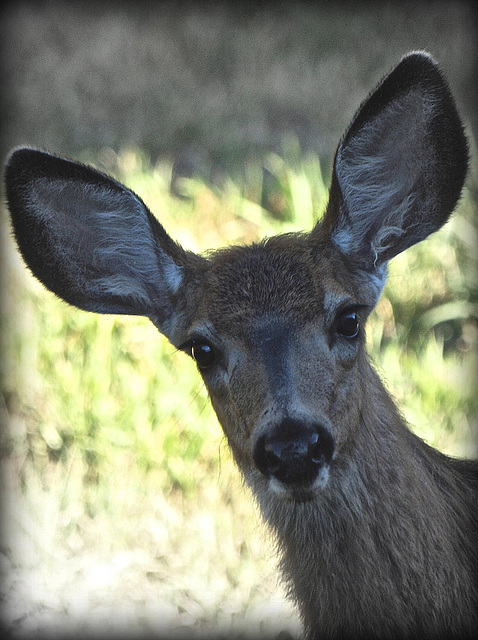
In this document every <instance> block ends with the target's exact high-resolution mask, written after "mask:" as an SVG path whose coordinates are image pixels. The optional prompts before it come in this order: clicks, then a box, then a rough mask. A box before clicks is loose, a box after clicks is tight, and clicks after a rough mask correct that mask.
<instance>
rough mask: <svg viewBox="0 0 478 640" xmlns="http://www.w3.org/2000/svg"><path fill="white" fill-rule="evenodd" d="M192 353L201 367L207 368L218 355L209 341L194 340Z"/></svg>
mask: <svg viewBox="0 0 478 640" xmlns="http://www.w3.org/2000/svg"><path fill="white" fill-rule="evenodd" d="M191 355H192V357H193V358H194V360H196V363H197V366H198V367H199V368H200V369H207V368H208V367H210V366H211V365H212V364H213V363H214V361H215V360H216V355H215V353H214V351H213V349H212V347H211V345H209V344H208V343H207V342H199V341H195V340H194V341H193V342H192V344H191Z"/></svg>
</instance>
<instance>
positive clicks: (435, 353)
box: [0, 1, 478, 639]
mask: <svg viewBox="0 0 478 640" xmlns="http://www.w3.org/2000/svg"><path fill="white" fill-rule="evenodd" d="M476 36H477V32H476V22H475V15H474V13H473V12H472V8H471V3H466V2H413V3H408V2H380V3H373V2H372V3H364V4H363V5H356V6H355V5H353V4H348V3H344V4H343V5H342V4H332V3H321V2H318V3H302V2H300V1H295V2H290V1H289V2H275V3H268V2H255V3H252V2H251V3H246V2H237V3H234V4H233V3H225V2H214V3H207V2H199V3H198V2H191V3H186V2H165V1H164V2H163V1H158V2H136V3H131V4H128V3H122V2H115V3H112V2H102V3H94V2H83V3H60V2H55V1H50V2H38V3H32V2H22V1H18V2H14V3H13V2H12V3H5V4H4V5H3V7H2V9H1V16H0V38H1V73H2V95H1V98H0V100H1V105H0V108H1V116H2V127H1V131H0V151H1V155H2V159H5V157H6V154H7V153H8V151H9V149H10V148H11V147H13V146H16V145H22V144H27V145H31V146H38V147H41V148H46V149H48V150H50V151H53V152H56V153H59V154H64V155H67V156H71V157H74V158H77V159H79V160H82V161H86V162H89V163H92V164H94V165H95V166H97V167H98V168H100V169H101V170H103V171H106V172H107V173H110V174H112V175H114V176H115V177H117V178H118V179H120V180H121V181H123V182H125V183H126V184H127V185H128V186H129V187H130V188H132V189H133V190H134V191H136V192H137V193H138V194H139V195H141V197H142V198H143V199H144V201H145V202H146V203H147V205H148V206H149V207H150V208H151V209H152V210H153V211H154V212H155V214H156V215H157V216H158V217H159V219H160V220H161V222H162V223H163V224H164V226H165V227H166V229H167V230H168V231H169V233H170V234H171V235H173V237H175V238H176V239H178V240H179V241H180V242H181V243H183V244H184V245H185V246H186V247H187V248H189V249H192V250H195V251H203V250H206V249H208V248H211V247H218V246H221V245H224V244H230V243H237V242H248V241H252V240H256V239H258V238H260V237H262V236H264V235H266V234H272V233H279V232H282V231H289V230H294V229H304V228H310V227H311V226H312V224H313V223H314V221H315V220H316V219H317V218H318V217H319V216H320V214H321V212H322V211H323V208H324V205H325V202H326V198H327V187H328V182H329V178H330V167H331V161H332V157H333V153H334V151H335V147H336V145H337V142H338V140H339V138H340V136H341V134H342V132H343V130H344V128H345V127H346V126H347V124H348V122H349V121H350V119H351V118H352V116H353V114H354V112H355V110H356V109H357V107H358V106H359V104H360V103H361V102H362V100H363V99H364V98H365V97H366V96H367V94H368V93H369V91H370V90H371V89H372V88H373V87H374V85H375V84H376V83H377V82H378V81H379V80H380V79H381V77H382V76H383V75H384V74H385V73H386V72H387V71H388V70H390V68H391V67H392V66H394V65H395V64H396V63H397V62H398V60H399V59H400V57H401V56H402V55H403V54H404V53H406V52H407V51H409V50H413V49H425V50H427V51H429V52H430V53H431V54H432V55H433V56H434V57H435V58H436V59H437V60H438V61H439V62H440V65H441V67H442V69H443V71H444V72H445V74H446V76H447V78H448V80H449V83H450V85H451V88H452V90H453V92H454V94H455V96H456V99H457V102H458V106H459V109H460V112H461V113H462V116H463V119H464V121H465V124H466V129H467V134H468V137H469V139H470V149H471V158H472V162H471V171H470V175H469V178H468V181H467V188H466V190H465V192H464V195H463V198H462V201H461V203H460V205H459V208H458V210H457V213H456V215H455V216H454V218H453V220H452V221H451V222H450V223H448V224H447V225H446V227H445V228H444V229H443V230H441V231H440V232H439V233H437V234H436V235H435V236H433V238H431V239H429V240H428V241H427V242H425V243H424V244H422V245H418V246H417V247H414V248H412V249H411V250H409V251H407V252H406V253H405V254H403V255H401V256H399V257H397V258H396V259H395V260H394V261H393V263H392V265H391V269H390V277H389V281H388V284H387V287H386V289H385V291H384V295H383V296H382V298H381V300H380V302H379V304H378V307H377V309H376V310H375V311H374V313H373V315H372V317H371V319H370V322H369V326H368V333H367V341H368V348H369V351H370V353H371V355H372V357H373V359H374V361H375V363H376V366H377V368H378V370H379V371H380V373H381V374H382V377H383V379H384V381H385V383H386V385H387V387H388V388H389V389H390V392H391V393H392V395H393V396H394V397H395V398H396V399H397V402H398V403H399V404H400V406H401V408H402V411H403V414H404V416H405V417H406V419H407V420H408V421H409V422H410V424H411V425H412V426H413V428H414V430H415V431H416V432H417V433H418V434H419V435H420V436H421V437H423V438H424V439H425V440H426V441H427V442H429V443H430V444H432V445H433V446H436V447H438V448H439V449H441V450H442V451H445V452H447V453H450V454H452V455H459V456H474V457H476V455H477V453H478V452H477V429H478V427H477V417H476V416H477V408H478V407H477V403H478V400H477V395H478V394H477V393H476V391H477V389H476V381H477V378H476V375H475V374H476V365H477V316H478V296H477V294H478V277H477V272H478V269H477V257H476V248H477V246H478V242H477V236H478V226H477V218H476V201H477V184H478V182H477V165H476V148H475V140H476V118H477V109H476V105H477V97H478V96H477V89H476V87H477V84H476V64H477V55H476V47H477V37H476ZM2 195H3V193H2ZM2 201H4V198H2ZM1 216H2V219H1V225H2V226H1V232H2V238H1V261H2V264H1V285H2V288H1V290H2V300H1V301H2V304H1V309H0V313H1V341H2V343H1V347H2V360H1V385H2V386H1V391H2V394H1V397H0V411H1V415H2V431H1V441H0V444H1V449H0V452H1V462H2V475H1V482H2V505H1V506H2V521H1V528H2V531H1V544H0V570H1V572H2V582H1V587H2V598H1V599H0V620H1V622H2V624H3V625H4V626H5V627H6V629H7V630H8V631H9V632H10V633H11V634H12V635H13V637H16V638H31V637H38V638H40V637H49V638H52V637H56V636H57V635H58V636H59V635H61V636H62V637H76V636H77V635H79V634H80V633H81V635H82V637H83V638H88V637H92V638H93V637H95V638H96V637H109V636H110V635H115V636H116V637H129V636H130V635H131V636H134V637H138V638H139V637H150V636H151V635H153V634H154V635H155V636H156V637H161V636H164V637H168V638H171V637H178V638H179V637H208V638H210V637H228V638H229V637H236V638H247V637H251V638H252V637H254V638H255V637H259V636H261V637H264V638H266V637H274V638H277V637H281V638H282V639H285V638H298V637H299V634H300V627H299V623H298V619H297V615H296V612H295V611H294V608H293V606H292V605H291V604H289V603H288V602H287V601H286V599H285V597H284V591H283V588H282V587H281V585H280V581H279V576H278V572H277V569H276V561H275V556H274V545H273V540H271V539H270V537H269V534H268V532H267V530H266V529H265V527H264V526H263V525H262V524H261V520H260V516H259V514H258V513H257V510H256V508H255V505H254V504H253V501H252V498H251V496H250V494H249V493H248V490H247V489H245V488H244V487H243V486H242V484H241V480H240V478H239V474H238V472H237V470H236V469H235V467H234V465H233V463H232V461H231V458H230V454H229V452H228V449H227V447H226V443H225V441H224V439H223V436H222V432H221V429H220V427H219V425H218V424H217V421H216V419H215V416H214V414H213V412H212V410H211V408H210V406H209V403H208V399H207V393H206V392H205V389H204V386H203V385H202V383H201V380H200V377H199V375H198V374H197V373H196V370H195V367H194V365H193V363H192V362H190V361H189V360H188V359H187V358H186V357H185V356H184V355H182V354H179V353H176V352H175V350H174V349H173V348H172V347H171V346H170V345H169V344H168V343H167V341H166V340H165V339H164V338H163V337H161V336H160V335H159V334H157V332H156V331H155V329H154V328H153V327H152V326H151V325H149V324H148V322H147V321H145V320H142V319H138V318H126V317H115V316H111V317H109V316H105V317H96V316H94V315H92V314H87V313H84V312H81V311H77V310H74V309H72V308H70V307H68V306H67V305H66V304H64V303H62V302H60V301H58V300H57V299H55V298H54V296H53V295H52V294H50V293H48V292H46V291H44V289H43V288H42V287H41V286H40V285H39V284H38V283H37V282H35V281H34V280H33V278H32V277H31V276H30V275H29V273H28V272H27V271H26V269H25V268H24V266H23V264H22V262H21V259H20V257H19V256H18V254H17V252H16V250H15V247H14V243H13V242H12V240H11V237H10V231H9V227H8V222H7V216H6V209H5V206H4V205H3V204H2V211H1Z"/></svg>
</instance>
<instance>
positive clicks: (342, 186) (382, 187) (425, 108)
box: [322, 53, 468, 271]
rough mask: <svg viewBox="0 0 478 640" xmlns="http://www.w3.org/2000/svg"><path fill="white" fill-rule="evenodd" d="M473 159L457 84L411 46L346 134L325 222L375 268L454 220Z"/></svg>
mask: <svg viewBox="0 0 478 640" xmlns="http://www.w3.org/2000/svg"><path fill="white" fill-rule="evenodd" d="M467 165H468V151H467V143H466V138H465V135H464V132H463V126H462V124H461V121H460V118H459V116H458V113H457V110H456V107H455V103H454V100H453V97H452V95H451V92H450V90H449V88H448V86H447V84H446V82H445V80H444V78H443V76H442V74H441V72H440V71H439V69H438V67H437V65H436V63H435V62H434V60H433V59H432V58H431V57H430V56H429V55H427V54H424V53H411V54H409V55H407V56H405V57H404V58H403V59H402V61H401V62H400V63H399V64H398V66H397V67H396V68H395V69H394V70H393V71H392V72H391V73H390V74H389V75H388V76H387V77H386V78H385V79H384V80H383V81H382V82H381V84H380V85H379V86H378V87H377V89H376V90H375V91H374V92H372V94H371V95H370V96H369V98H368V99H367V100H366V101H365V102H364V104H363V105H362V106H361V108H360V109H359V111H358V112H357V114H356V116H355V118H354V119H353V121H352V123H351V125H350V126H349V128H348V130H347V131H346V133H345V135H344V136H343V138H342V140H341V142H340V144H339V147H338V149H337V152H336V156H335V162H334V174H333V179H332V187H331V193H330V199H329V205H328V208H327V211H326V214H325V216H324V221H323V225H322V227H325V228H326V229H328V230H329V232H330V233H331V236H332V239H333V241H334V242H335V244H336V245H337V246H338V248H339V249H340V250H341V251H342V253H344V254H345V255H347V256H348V257H350V258H351V259H353V260H354V261H355V262H357V263H358V264H360V265H361V266H362V267H363V268H365V269H366V270H368V271H373V270H375V269H376V268H377V267H380V265H383V264H385V263H386V262H387V261H388V260H389V259H390V258H393V257H394V256H395V255H397V254H398V253H400V252H401V251H403V250H404V249H407V248H408V247H409V246H411V245H413V244H415V243H416V242H419V241H420V240H423V239H424V238H426V237H427V236H428V235H429V234H430V233H432V232H434V231H436V230H437V229H439V228H440V227H441V226H442V225H443V224H444V223H445V222H446V221H447V219H448V217H449V216H450V214H451V213H452V211H453V209H454V207H455V205H456V203H457V201H458V199H459V197H460V194H461V190H462V187H463V183H464V180H465V177H466V172H467Z"/></svg>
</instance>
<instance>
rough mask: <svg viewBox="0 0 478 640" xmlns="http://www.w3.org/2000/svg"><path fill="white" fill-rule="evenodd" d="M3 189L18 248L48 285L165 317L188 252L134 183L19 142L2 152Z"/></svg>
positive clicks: (86, 299) (74, 297)
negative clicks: (6, 155)
mask: <svg viewBox="0 0 478 640" xmlns="http://www.w3.org/2000/svg"><path fill="white" fill-rule="evenodd" d="M6 193H7V199H8V206H9V209H10V212H11V217H12V224H13V230H14V234H15V238H16V240H17V243H18V246H19V249H20V252H21V253H22V255H23V257H24V259H25V262H26V263H27V265H28V266H29V267H30V269H31V271H32V272H33V274H34V275H35V276H36V277H37V278H38V279H39V280H40V281H41V282H42V283H43V284H44V285H45V286H46V287H48V288H49V289H50V290H51V291H53V292H54V293H56V294H57V295H58V296H60V297H61V298H63V299H64V300H66V301H67V302H69V303H70V304H73V305H75V306H77V307H80V308H81V309H85V310H87V311H96V312H98V313H122V314H133V315H145V316H148V317H152V318H154V319H155V321H156V322H157V323H158V324H159V325H160V328H161V325H163V324H164V323H167V322H168V321H170V320H171V316H172V315H173V313H174V309H173V304H172V298H173V296H174V294H175V293H176V292H177V291H178V289H179V287H180V285H181V283H182V281H183V277H184V268H185V266H186V263H187V259H188V258H187V254H186V253H185V252H184V251H183V250H182V249H181V248H180V247H179V246H178V245H176V244H175V243H174V242H173V241H172V240H171V238H170V237H169V236H168V235H167V233H166V232H165V231H164V229H163V228H162V226H161V225H160V224H159V222H158V221H157V220H156V219H155V218H154V217H153V215H152V214H151V213H150V212H149V211H148V209H147V208H146V206H145V205H144V203H143V202H142V201H141V200H140V198H138V197H137V196H136V195H135V194H134V193H133V192H132V191H130V190H129V189H127V188H126V187H124V186H122V185H121V184H119V183H118V182H116V181H115V180H113V179H112V178H109V177H107V176H105V175H103V174H101V173H99V172H98V171H96V170H94V169H92V168H90V167H87V166H85V165H82V164H79V163H77V162H71V161H69V160H65V159H63V158H59V157H57V156H53V155H50V154H48V153H44V152H42V151H37V150H34V149H27V148H24V149H18V150H16V151H14V152H13V153H12V154H11V156H10V158H9V159H8V163H7V167H6Z"/></svg>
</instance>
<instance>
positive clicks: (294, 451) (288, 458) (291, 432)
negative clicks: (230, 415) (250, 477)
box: [253, 420, 334, 486]
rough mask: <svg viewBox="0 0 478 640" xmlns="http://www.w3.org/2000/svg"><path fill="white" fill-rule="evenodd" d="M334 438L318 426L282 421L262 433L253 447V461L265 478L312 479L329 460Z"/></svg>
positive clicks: (300, 481) (292, 482)
mask: <svg viewBox="0 0 478 640" xmlns="http://www.w3.org/2000/svg"><path fill="white" fill-rule="evenodd" d="M333 449H334V441H333V438H332V435H331V434H330V432H329V431H328V430H327V429H325V428H324V427H322V426H321V425H313V426H310V425H306V424H303V423H301V422H296V421H292V420H285V421H283V422H282V423H280V424H279V425H277V426H276V427H275V428H273V429H271V431H270V432H268V433H266V434H264V435H262V436H261V437H260V438H259V439H258V441H257V443H256V446H255V448H254V454H253V457H254V462H255V465H256V467H257V468H258V470H259V471H260V472H261V473H262V474H263V475H265V476H266V477H268V478H271V477H273V478H276V479H277V480H280V481H281V482H283V483H285V484H289V485H298V486H307V485H310V484H312V483H313V482H314V480H315V479H316V477H317V474H318V473H319V471H320V469H321V468H322V467H323V466H324V464H326V463H328V462H330V459H331V458H332V454H333Z"/></svg>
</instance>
